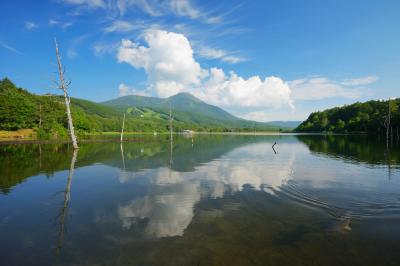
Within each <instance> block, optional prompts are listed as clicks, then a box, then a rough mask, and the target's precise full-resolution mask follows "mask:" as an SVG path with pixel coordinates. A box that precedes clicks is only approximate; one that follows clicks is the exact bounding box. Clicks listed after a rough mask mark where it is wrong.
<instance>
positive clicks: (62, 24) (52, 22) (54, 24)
mask: <svg viewBox="0 0 400 266" xmlns="http://www.w3.org/2000/svg"><path fill="white" fill-rule="evenodd" d="M73 24H74V23H73V22H71V21H69V22H61V21H58V20H55V19H50V20H49V25H50V27H59V28H61V29H63V30H65V29H67V28H69V27H71V26H72V25H73Z"/></svg>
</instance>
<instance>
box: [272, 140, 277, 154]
mask: <svg viewBox="0 0 400 266" xmlns="http://www.w3.org/2000/svg"><path fill="white" fill-rule="evenodd" d="M275 145H276V142H274V144H273V145H272V149H273V150H274V153H275V154H276V150H275V148H274V147H275Z"/></svg>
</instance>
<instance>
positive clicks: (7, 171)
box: [0, 136, 275, 193]
mask: <svg viewBox="0 0 400 266" xmlns="http://www.w3.org/2000/svg"><path fill="white" fill-rule="evenodd" d="M273 138H275V137H257V138H254V137H251V136H196V137H195V140H194V145H193V147H192V142H191V139H187V138H183V137H177V138H176V139H175V141H174V164H173V166H172V167H173V170H176V171H192V170H193V169H194V167H196V166H198V165H201V164H203V163H206V162H209V161H211V160H214V159H216V158H218V157H220V156H221V155H223V154H225V153H227V152H229V151H231V150H233V149H234V148H236V147H239V146H242V145H245V144H248V143H254V142H260V141H265V140H266V139H267V140H268V139H271V141H272V139H273ZM138 140H139V141H138V142H126V143H124V146H123V149H124V157H125V158H124V159H125V170H126V171H133V172H136V171H140V170H143V169H152V168H157V167H162V166H167V165H168V164H169V142H168V139H167V136H158V137H149V136H147V137H140V138H138ZM70 161H71V151H70V148H69V147H68V144H27V145H1V146H0V165H1V167H0V177H1V178H0V191H2V192H3V193H7V192H8V191H9V190H10V188H12V187H13V186H15V185H17V184H18V183H21V182H23V181H24V180H25V179H26V178H28V177H30V176H34V175H38V174H40V173H45V174H46V175H47V176H52V175H53V174H54V172H56V171H61V170H66V169H68V168H69V163H70ZM94 163H102V164H106V165H110V166H114V167H119V168H123V163H122V158H121V147H120V144H119V143H116V142H105V143H82V144H81V145H80V149H79V157H78V160H77V163H76V167H77V168H78V167H82V166H87V165H91V164H94Z"/></svg>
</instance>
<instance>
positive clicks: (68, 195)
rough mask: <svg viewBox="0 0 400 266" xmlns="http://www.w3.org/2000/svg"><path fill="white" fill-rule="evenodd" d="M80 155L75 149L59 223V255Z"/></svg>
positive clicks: (57, 250)
mask: <svg viewBox="0 0 400 266" xmlns="http://www.w3.org/2000/svg"><path fill="white" fill-rule="evenodd" d="M77 156H78V150H76V149H75V150H74V153H73V154H72V159H71V165H70V168H69V173H68V179H67V186H66V188H65V191H64V202H63V205H62V208H61V211H60V214H59V218H60V221H59V224H60V228H59V231H58V239H57V244H56V255H57V256H58V255H59V254H60V251H61V247H62V245H63V242H64V235H65V219H66V217H67V215H68V207H69V201H70V199H71V183H72V177H73V175H74V170H75V162H76V157H77Z"/></svg>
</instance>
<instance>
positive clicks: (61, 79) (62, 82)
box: [54, 38, 79, 149]
mask: <svg viewBox="0 0 400 266" xmlns="http://www.w3.org/2000/svg"><path fill="white" fill-rule="evenodd" d="M54 43H55V46H56V56H57V65H58V75H59V82H57V86H58V88H59V89H61V90H62V91H63V92H64V100H65V108H66V109H67V117H68V130H69V135H70V136H71V141H72V145H73V147H74V149H78V148H79V147H78V142H77V140H76V136H75V130H74V124H73V122H72V114H71V108H70V103H71V98H70V97H69V95H68V87H69V85H70V84H71V82H66V81H65V77H64V74H65V68H64V67H63V66H62V64H61V56H60V53H59V51H58V43H57V40H56V38H54Z"/></svg>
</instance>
